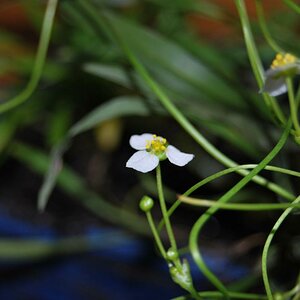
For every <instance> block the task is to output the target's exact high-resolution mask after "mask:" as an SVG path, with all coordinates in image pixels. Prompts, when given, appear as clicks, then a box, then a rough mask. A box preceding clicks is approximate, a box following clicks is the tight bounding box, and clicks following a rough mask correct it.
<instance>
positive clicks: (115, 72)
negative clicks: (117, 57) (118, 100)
mask: <svg viewBox="0 0 300 300" xmlns="http://www.w3.org/2000/svg"><path fill="white" fill-rule="evenodd" d="M83 70H84V71H85V72H87V73H90V74H92V75H96V76H98V77H101V78H104V79H106V80H109V81H111V82H113V83H116V84H119V85H121V86H123V87H126V88H129V89H130V88H132V86H131V82H130V80H129V78H128V74H127V73H126V72H125V71H124V69H122V68H121V67H119V66H111V65H104V64H100V63H86V64H84V65H83Z"/></svg>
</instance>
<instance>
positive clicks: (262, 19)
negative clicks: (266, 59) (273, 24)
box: [255, 0, 285, 53]
mask: <svg viewBox="0 0 300 300" xmlns="http://www.w3.org/2000/svg"><path fill="white" fill-rule="evenodd" d="M262 3H263V2H262V1H261V0H255V5H256V12H257V16H258V22H259V25H260V28H261V31H262V33H263V35H264V37H265V39H266V41H267V42H268V44H269V46H270V47H271V48H272V49H273V50H274V51H275V52H279V53H284V52H285V51H284V50H283V49H281V48H280V46H279V45H278V44H277V43H276V42H275V41H274V39H273V38H272V36H271V34H270V32H269V30H268V27H267V24H266V19H265V15H264V10H263V5H262Z"/></svg>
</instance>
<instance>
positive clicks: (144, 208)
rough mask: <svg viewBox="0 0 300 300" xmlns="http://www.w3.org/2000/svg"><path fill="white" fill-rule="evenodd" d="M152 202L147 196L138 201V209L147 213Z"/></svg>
mask: <svg viewBox="0 0 300 300" xmlns="http://www.w3.org/2000/svg"><path fill="white" fill-rule="evenodd" d="M153 205H154V201H153V199H152V198H150V197H149V196H144V197H143V198H142V199H141V201H140V209H141V210H142V211H143V212H148V211H150V210H151V209H152V207H153Z"/></svg>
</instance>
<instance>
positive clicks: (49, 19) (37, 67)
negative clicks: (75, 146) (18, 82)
mask: <svg viewBox="0 0 300 300" xmlns="http://www.w3.org/2000/svg"><path fill="white" fill-rule="evenodd" d="M57 3H58V0H49V1H48V4H47V7H46V12H45V16H44V21H43V26H42V31H41V35H40V41H39V45H38V50H37V54H36V58H35V62H34V66H33V69H32V73H31V77H30V80H29V82H28V84H27V86H26V88H25V89H24V90H23V91H22V92H21V93H20V94H18V95H17V96H15V97H14V98H12V99H10V100H8V101H6V102H4V103H1V104H0V114H1V113H4V112H6V111H8V110H10V109H13V108H15V107H16V106H19V105H21V104H22V103H24V102H25V101H26V100H27V99H28V98H29V97H30V96H31V95H32V93H33V92H34V90H35V89H36V87H37V85H38V82H39V80H40V78H41V75H42V71H43V67H44V64H45V60H46V55H47V50H48V46H49V42H50V38H51V32H52V28H53V23H54V16H55V12H56V8H57Z"/></svg>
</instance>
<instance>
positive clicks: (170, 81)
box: [105, 13, 246, 109]
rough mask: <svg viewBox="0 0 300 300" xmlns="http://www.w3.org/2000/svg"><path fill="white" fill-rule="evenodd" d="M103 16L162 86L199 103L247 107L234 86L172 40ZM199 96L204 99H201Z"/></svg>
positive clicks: (114, 18) (126, 22) (108, 16)
mask: <svg viewBox="0 0 300 300" xmlns="http://www.w3.org/2000/svg"><path fill="white" fill-rule="evenodd" d="M105 16H106V17H107V18H108V19H109V21H110V22H111V24H112V25H113V27H114V28H115V29H116V30H118V34H119V35H121V36H123V37H126V44H127V45H128V47H129V48H130V49H131V51H132V52H133V53H134V54H135V55H136V56H137V57H138V58H139V60H141V61H142V62H143V64H145V65H146V66H147V67H148V68H149V70H150V71H151V72H152V74H153V75H154V76H155V78H156V80H157V81H159V82H160V83H161V84H162V85H165V86H166V87H168V88H172V89H173V90H175V91H177V92H178V93H180V94H181V95H184V96H185V97H186V95H187V93H188V94H189V95H193V97H194V98H196V99H199V101H200V102H201V101H204V100H206V101H210V102H215V103H222V104H226V105H228V106H229V107H232V108H239V109H243V108H244V109H245V108H246V103H245V102H244V101H243V99H242V98H241V96H240V95H239V94H238V93H237V92H236V89H235V87H233V86H230V85H229V84H228V82H226V81H225V80H223V79H222V78H221V77H219V76H217V75H216V74H215V73H214V72H213V71H212V70H210V69H209V68H208V67H206V66H205V65H204V64H202V63H201V62H200V61H199V60H197V59H196V58H195V57H193V56H192V55H191V54H190V53H188V52H187V51H185V50H184V49H183V48H181V47H180V46H178V45H177V44H175V43H174V42H172V41H170V40H168V39H167V38H165V37H163V36H160V35H159V34H158V33H155V32H152V31H150V30H148V29H145V28H143V27H142V26H141V25H138V26H137V25H135V24H133V23H131V22H129V21H127V20H125V19H123V18H121V17H118V16H116V15H113V14H111V13H106V14H105ZM201 95H203V96H204V98H206V99H203V100H202V98H201Z"/></svg>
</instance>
